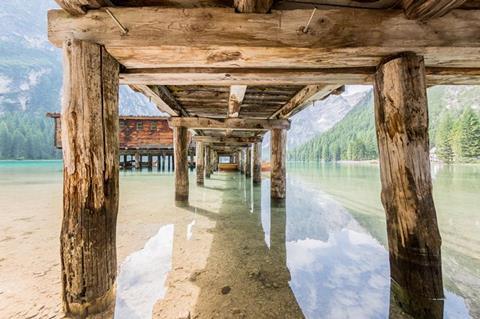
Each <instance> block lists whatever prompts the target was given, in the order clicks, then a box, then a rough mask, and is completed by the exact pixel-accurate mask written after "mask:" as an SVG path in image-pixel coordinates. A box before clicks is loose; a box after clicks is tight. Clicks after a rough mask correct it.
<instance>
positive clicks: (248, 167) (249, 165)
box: [245, 146, 252, 178]
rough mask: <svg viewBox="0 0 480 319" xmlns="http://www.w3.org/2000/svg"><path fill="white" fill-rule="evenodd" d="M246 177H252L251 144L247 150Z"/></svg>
mask: <svg viewBox="0 0 480 319" xmlns="http://www.w3.org/2000/svg"><path fill="white" fill-rule="evenodd" d="M245 154H246V155H245V156H246V157H245V177H247V178H250V177H252V147H251V146H249V147H247V148H246V150H245Z"/></svg>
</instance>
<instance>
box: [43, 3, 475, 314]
mask: <svg viewBox="0 0 480 319" xmlns="http://www.w3.org/2000/svg"><path fill="white" fill-rule="evenodd" d="M56 1H57V3H58V4H59V5H60V6H61V8H62V9H60V10H51V11H50V12H49V15H48V33H49V39H50V41H51V42H52V43H53V44H55V45H56V46H58V47H59V48H63V54H64V91H63V106H62V115H61V120H60V122H61V143H62V148H63V155H64V166H65V167H64V168H65V169H64V217H63V218H64V220H63V227H62V232H61V247H62V248H61V258H62V284H63V306H64V311H65V313H66V314H67V315H69V316H72V317H82V318H83V317H87V316H89V315H91V314H94V313H100V312H103V311H105V310H106V309H107V308H109V307H111V305H112V303H113V302H114V300H115V298H114V287H115V279H116V265H117V264H116V251H115V249H116V247H115V236H116V233H115V229H116V227H115V226H116V217H117V212H118V196H119V192H118V190H119V188H118V174H119V155H120V154H119V151H120V150H121V145H122V144H121V143H122V142H121V141H122V135H121V131H122V127H121V125H119V116H118V86H119V84H128V85H130V86H131V87H132V88H133V89H134V90H136V91H137V92H141V93H143V94H145V95H146V96H147V97H148V98H150V99H151V100H152V101H153V102H154V103H155V104H156V105H157V107H158V108H159V110H161V111H162V112H164V113H167V114H168V115H169V116H170V117H169V119H168V123H169V125H170V127H171V128H172V129H173V133H172V138H173V150H174V151H173V154H174V161H173V162H172V165H174V166H175V170H176V172H175V178H176V182H175V199H176V200H177V201H181V202H186V201H188V199H189V194H188V191H189V188H188V186H189V176H188V171H187V170H188V166H187V163H188V150H189V146H188V134H189V133H188V132H191V134H192V136H193V137H192V139H193V141H194V142H195V143H196V145H195V147H196V150H197V152H196V155H197V159H196V162H197V166H198V170H197V174H196V176H197V177H196V178H197V184H199V185H202V184H204V183H208V178H210V177H211V175H212V173H213V172H214V171H215V170H216V169H217V166H218V158H219V154H221V155H222V156H224V155H231V156H233V157H235V158H236V162H237V163H238V164H239V167H240V170H241V172H242V174H244V175H245V177H246V178H252V179H253V181H254V182H255V183H260V182H261V164H260V163H259V162H260V161H261V154H260V153H261V147H260V143H261V142H262V138H263V136H264V134H265V133H266V132H268V131H270V132H271V137H272V138H271V197H272V199H275V200H280V201H281V200H284V199H285V197H286V163H285V161H286V156H285V154H286V139H287V131H288V129H289V127H290V120H289V119H290V118H291V117H292V116H293V115H294V114H296V113H297V112H299V111H301V110H302V109H303V108H305V107H307V106H308V105H310V102H311V101H313V100H321V99H325V98H326V97H328V96H330V95H331V94H339V93H341V92H342V87H343V86H344V85H346V84H374V88H375V115H376V127H377V137H378V142H379V143H378V144H379V150H380V152H379V154H380V170H381V182H382V194H381V197H382V202H383V204H384V207H385V213H386V219H387V232H388V244H389V252H390V266H391V277H392V283H393V287H395V289H393V290H392V291H393V294H394V295H393V298H394V299H395V300H398V301H399V304H401V305H402V307H403V309H404V310H405V311H406V312H408V313H410V314H411V315H413V316H414V317H415V318H441V314H442V313H443V312H442V311H441V309H442V307H443V284H442V273H441V256H440V245H441V239H440V234H439V230H438V226H437V220H436V213H435V206H434V203H433V199H432V183H431V176H430V164H429V160H428V153H429V144H428V143H429V138H428V110H427V97H426V88H427V86H430V85H438V84H479V83H480V36H479V35H480V3H479V2H478V1H465V0H445V1H436V0H418V1H410V0H400V1H396V0H385V1H383V0H377V1H347V0H314V1H311V2H308V3H300V2H294V1H271V0H235V1H233V3H231V2H230V1H222V0H220V1H217V0H206V1H202V2H201V3H200V2H196V1H178V0H173V1H165V2H162V1H157V0H137V1H123V0H111V1H106V0H56ZM106 9H108V10H106ZM119 136H120V138H119ZM138 139H139V137H138ZM252 154H253V155H252ZM134 155H135V156H136V157H137V154H134ZM139 162H141V161H139ZM148 163H151V160H148ZM204 177H205V178H206V179H204ZM439 309H440V310H439Z"/></svg>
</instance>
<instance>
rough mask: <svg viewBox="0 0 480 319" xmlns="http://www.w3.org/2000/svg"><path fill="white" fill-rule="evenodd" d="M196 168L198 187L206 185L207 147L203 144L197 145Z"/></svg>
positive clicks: (198, 143)
mask: <svg viewBox="0 0 480 319" xmlns="http://www.w3.org/2000/svg"><path fill="white" fill-rule="evenodd" d="M195 153H196V156H197V162H196V168H197V185H203V184H204V176H205V145H204V144H203V143H202V142H197V143H196V152H195Z"/></svg>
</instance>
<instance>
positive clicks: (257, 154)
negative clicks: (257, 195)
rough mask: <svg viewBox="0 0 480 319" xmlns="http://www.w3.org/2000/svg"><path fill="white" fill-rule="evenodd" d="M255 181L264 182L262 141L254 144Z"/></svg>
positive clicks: (257, 182) (256, 182)
mask: <svg viewBox="0 0 480 319" xmlns="http://www.w3.org/2000/svg"><path fill="white" fill-rule="evenodd" d="M253 182H254V183H255V184H260V183H261V182H262V143H261V142H257V143H255V144H253Z"/></svg>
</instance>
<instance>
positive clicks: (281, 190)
mask: <svg viewBox="0 0 480 319" xmlns="http://www.w3.org/2000/svg"><path fill="white" fill-rule="evenodd" d="M271 133H272V135H271V146H270V147H271V156H270V164H271V169H272V171H271V186H270V192H271V197H272V199H285V196H286V179H287V167H286V165H287V163H286V155H287V149H286V148H287V131H286V130H284V129H273V130H272V132H271Z"/></svg>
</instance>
